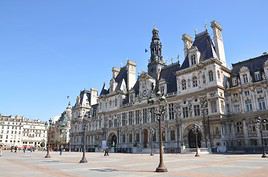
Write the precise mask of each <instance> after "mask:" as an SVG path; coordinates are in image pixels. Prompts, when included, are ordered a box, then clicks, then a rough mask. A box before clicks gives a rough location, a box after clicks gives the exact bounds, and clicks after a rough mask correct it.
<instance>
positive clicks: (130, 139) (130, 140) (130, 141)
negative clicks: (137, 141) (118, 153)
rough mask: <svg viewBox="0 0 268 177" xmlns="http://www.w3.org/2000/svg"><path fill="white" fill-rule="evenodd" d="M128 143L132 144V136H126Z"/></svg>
mask: <svg viewBox="0 0 268 177" xmlns="http://www.w3.org/2000/svg"><path fill="white" fill-rule="evenodd" d="M128 142H129V143H132V134H129V135H128Z"/></svg>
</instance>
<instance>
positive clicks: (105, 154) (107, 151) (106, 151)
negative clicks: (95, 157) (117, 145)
mask: <svg viewBox="0 0 268 177" xmlns="http://www.w3.org/2000/svg"><path fill="white" fill-rule="evenodd" d="M104 156H109V149H108V148H106V149H105V150H104Z"/></svg>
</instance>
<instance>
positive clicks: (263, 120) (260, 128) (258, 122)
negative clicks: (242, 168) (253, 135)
mask: <svg viewBox="0 0 268 177" xmlns="http://www.w3.org/2000/svg"><path fill="white" fill-rule="evenodd" d="M266 122H267V120H266V119H262V118H261V117H258V118H257V120H256V124H257V125H258V127H259V130H260V134H261V147H262V156H261V157H262V158H265V157H266V155H265V149H264V143H263V134H262V127H263V123H266Z"/></svg>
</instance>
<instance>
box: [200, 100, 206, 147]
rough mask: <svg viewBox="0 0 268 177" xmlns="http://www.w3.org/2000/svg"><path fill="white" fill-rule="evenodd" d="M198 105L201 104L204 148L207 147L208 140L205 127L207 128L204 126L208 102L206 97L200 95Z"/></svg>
mask: <svg viewBox="0 0 268 177" xmlns="http://www.w3.org/2000/svg"><path fill="white" fill-rule="evenodd" d="M200 105H201V109H202V115H203V128H204V138H205V145H206V148H207V147H208V141H207V128H208V127H206V118H205V114H206V110H207V106H208V102H207V99H206V97H201V98H200Z"/></svg>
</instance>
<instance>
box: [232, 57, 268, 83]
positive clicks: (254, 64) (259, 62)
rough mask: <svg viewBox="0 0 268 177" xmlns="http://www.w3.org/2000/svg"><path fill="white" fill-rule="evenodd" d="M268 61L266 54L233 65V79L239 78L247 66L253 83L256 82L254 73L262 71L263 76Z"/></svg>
mask: <svg viewBox="0 0 268 177" xmlns="http://www.w3.org/2000/svg"><path fill="white" fill-rule="evenodd" d="M267 60H268V54H264V55H261V56H258V57H255V58H251V59H248V60H245V61H242V62H238V63H235V64H232V70H231V77H239V72H240V69H241V68H242V67H244V66H245V67H247V68H248V69H249V72H250V75H251V77H252V81H253V82H256V80H255V77H254V72H256V71H260V74H261V75H262V74H263V73H264V69H263V67H264V63H265V62H266V61H267Z"/></svg>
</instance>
